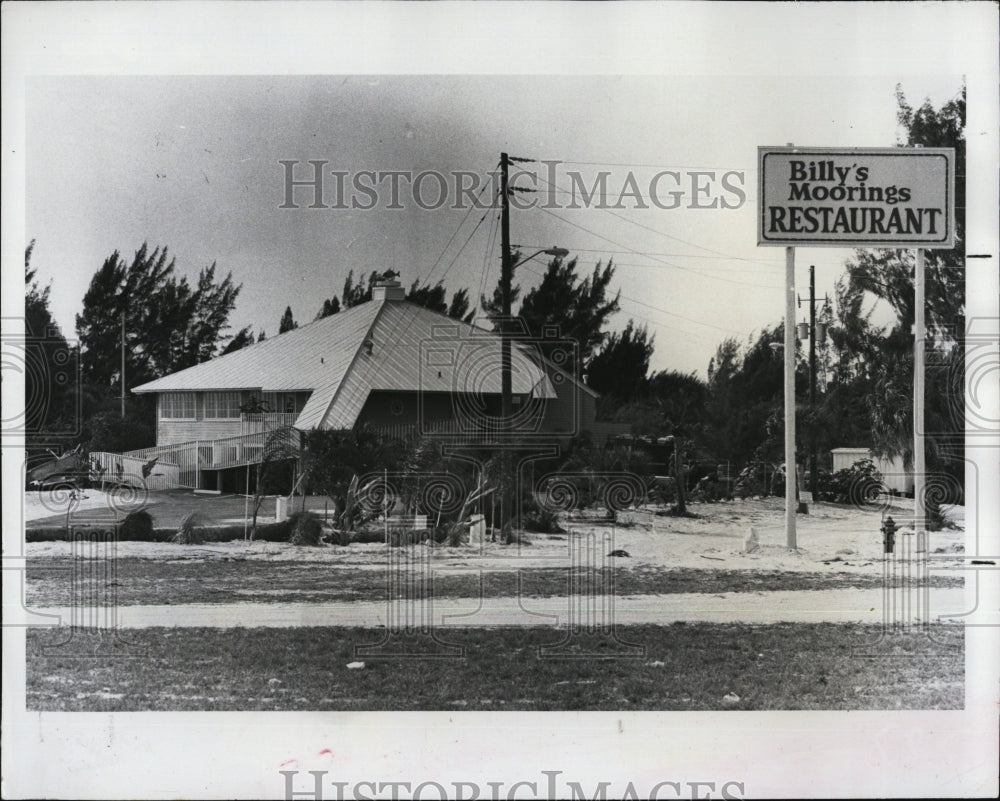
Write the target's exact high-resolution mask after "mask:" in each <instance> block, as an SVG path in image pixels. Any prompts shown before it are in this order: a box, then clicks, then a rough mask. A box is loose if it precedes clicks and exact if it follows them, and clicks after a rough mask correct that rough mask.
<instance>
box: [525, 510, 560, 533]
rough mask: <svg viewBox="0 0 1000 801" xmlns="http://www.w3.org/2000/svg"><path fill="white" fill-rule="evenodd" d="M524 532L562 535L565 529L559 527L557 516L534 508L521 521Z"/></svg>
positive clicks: (549, 511) (551, 512) (548, 511)
mask: <svg viewBox="0 0 1000 801" xmlns="http://www.w3.org/2000/svg"><path fill="white" fill-rule="evenodd" d="M521 524H522V525H523V526H524V529H525V530H526V531H535V532H538V533H539V534H562V533H564V532H565V529H564V528H563V527H562V526H560V525H559V515H557V514H556V513H555V512H553V511H551V510H549V509H543V508H535V509H531V510H530V511H528V512H527V514H525V515H524V518H523V519H522V521H521Z"/></svg>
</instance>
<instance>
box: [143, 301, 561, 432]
mask: <svg viewBox="0 0 1000 801" xmlns="http://www.w3.org/2000/svg"><path fill="white" fill-rule="evenodd" d="M369 335H370V336H371V341H372V348H371V353H370V354H369V353H368V352H367V349H366V348H363V347H362V345H363V344H364V342H365V339H366V337H368V336H369ZM500 361H501V348H500V337H499V336H497V335H496V334H495V333H493V332H492V331H486V330H484V329H481V328H477V327H475V326H472V325H469V324H467V323H463V322H460V321H457V320H452V319H451V318H449V317H446V316H444V315H442V314H438V313H437V312H433V311H431V310H429V309H425V308H424V307H422V306H417V305H415V304H412V303H408V302H405V301H387V302H375V301H372V302H369V303H363V304H361V305H359V306H354V307H353V308H351V309H347V310H345V311H342V312H339V313H337V314H334V315H331V316H329V317H325V318H324V319H322V320H317V321H315V322H312V323H308V324H307V325H304V326H302V327H301V328H297V329H295V330H294V331H288V332H286V333H284V334H279V335H278V336H275V337H273V338H272V339H266V340H264V341H263V342H259V343H256V344H254V345H250V346H248V347H246V348H243V349H241V350H238V351H236V352H235V353H230V354H227V355H225V356H220V357H219V358H217V359H212V360H211V361H208V362H204V363H203V364H199V365H196V366H194V367H189V368H188V369H186V370H181V371H179V372H177V373H173V374H172V375H168V376H164V377H163V378H159V379H157V380H155V381H151V382H149V383H148V384H143V385H142V386H139V387H136V388H134V389H133V390H132V391H133V392H184V391H194V390H200V391H205V390H227V389H228V390H232V389H257V390H261V391H264V392H280V391H291V390H312V395H311V396H310V398H309V400H308V401H307V403H306V405H305V407H304V408H303V410H302V412H301V414H300V415H299V417H298V419H297V420H296V423H295V427H296V428H298V429H300V430H308V429H312V428H317V427H324V428H325V427H329V428H350V427H352V426H353V425H354V422H355V421H356V420H357V417H358V415H359V414H360V412H361V409H362V408H363V407H364V404H365V401H366V400H367V399H368V395H369V394H370V393H371V391H372V390H404V391H415V390H420V391H423V392H463V393H473V394H500ZM511 384H512V389H513V391H514V393H515V394H519V395H532V396H534V397H541V398H553V397H555V396H556V393H555V390H554V389H553V387H552V384H551V382H550V380H549V378H548V376H547V375H546V374H545V372H544V371H543V370H542V369H541V368H540V367H539V366H538V365H537V364H536V363H535V362H534V361H532V359H530V358H529V357H528V356H527V355H525V353H523V352H522V351H521V349H520V346H518V345H517V343H515V346H514V347H513V348H512V349H511Z"/></svg>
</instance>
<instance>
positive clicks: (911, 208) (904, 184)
mask: <svg viewBox="0 0 1000 801" xmlns="http://www.w3.org/2000/svg"><path fill="white" fill-rule="evenodd" d="M757 168H758V173H757V174H758V179H759V180H758V204H759V208H758V215H757V244H758V245H782V246H788V245H809V246H817V245H818V246H826V247H887V248H904V247H913V248H951V247H954V245H955V151H954V149H953V148H895V147H890V148H800V147H759V148H757Z"/></svg>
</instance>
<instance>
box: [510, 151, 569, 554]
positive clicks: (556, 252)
mask: <svg viewBox="0 0 1000 801" xmlns="http://www.w3.org/2000/svg"><path fill="white" fill-rule="evenodd" d="M524 161H532V159H525V158H517V157H515V156H509V155H508V154H507V153H501V154H500V259H501V261H500V426H501V430H502V431H503V432H504V433H505V434H509V433H510V432H511V415H512V408H513V405H514V404H513V394H514V393H513V386H512V384H513V382H512V379H511V353H510V350H511V331H510V318H511V309H510V296H511V284H512V283H513V276H514V256H513V253H512V252H511V246H510V196H511V194H513V192H515V191H532V190H530V189H528V190H526V189H523V188H521V187H512V186H510V164H511V162H524ZM568 252H569V251H567V250H566V249H565V248H557V247H552V248H543V249H542V250H539V251H538V252H537V253H532V254H531V255H530V256H529V257H528V258H527V259H521V261H520V263H521V264H524V263H525V262H527V261H529V260H530V259H533V258H535V256H540V255H541V254H543V253H545V254H548V255H550V256H557V257H563V256H565V255H567V254H568ZM501 461H502V466H501V481H502V482H503V484H504V485H505V486H504V487H503V490H502V491H501V492H500V519H501V520H502V521H503V523H502V525H503V529H507V528H508V526H509V525H510V520H511V509H510V493H509V492H507V491H506V490H507V489H508V487H507V486H506V485H507V484H508V483H509V479H510V476H509V473H510V464H509V462H510V456H509V453H508V452H507V450H506V449H505V450H504V451H503V452H502V460H501ZM494 526H495V523H494ZM504 539H506V537H504Z"/></svg>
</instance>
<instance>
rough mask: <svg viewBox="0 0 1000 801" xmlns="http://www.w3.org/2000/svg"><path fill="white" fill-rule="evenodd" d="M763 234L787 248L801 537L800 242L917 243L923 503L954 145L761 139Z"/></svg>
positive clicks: (791, 539) (789, 399)
mask: <svg viewBox="0 0 1000 801" xmlns="http://www.w3.org/2000/svg"><path fill="white" fill-rule="evenodd" d="M757 174H758V178H759V180H758V197H757V244H758V246H768V245H770V246H783V247H784V248H785V346H784V347H785V531H786V537H787V541H788V546H789V547H790V548H794V547H796V538H795V510H796V506H797V504H796V498H795V487H796V483H793V482H795V481H796V472H795V471H796V465H795V334H794V329H793V324H794V316H795V247H796V246H802V245H809V246H812V247H840V248H844V247H848V248H849V247H867V248H904V247H910V248H916V249H917V260H916V261H917V264H916V275H915V276H914V291H915V299H914V302H915V314H914V325H913V334H914V345H913V472H914V487H913V495H914V499H913V504H914V532H915V534H916V535H917V536H916V539H917V550H918V552H919V551H920V549H921V547H922V546H923V547H926V544H925V542H924V540H925V539H926V534H925V533H924V528H925V523H926V520H925V515H926V509H925V504H924V500H925V499H924V495H925V486H926V481H925V479H926V465H925V462H924V424H923V420H924V336H925V324H924V302H925V299H924V249H926V248H952V247H954V246H955V150H954V149H953V148H830V147H820V148H813V147H795V146H794V145H791V144H789V145H787V146H786V147H759V148H757Z"/></svg>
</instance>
